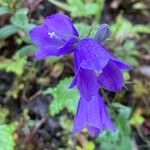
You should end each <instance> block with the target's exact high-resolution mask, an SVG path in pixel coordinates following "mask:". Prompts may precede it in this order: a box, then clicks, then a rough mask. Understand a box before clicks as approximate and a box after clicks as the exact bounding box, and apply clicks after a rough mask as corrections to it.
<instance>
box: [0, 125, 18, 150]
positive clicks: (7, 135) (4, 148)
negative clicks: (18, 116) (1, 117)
mask: <svg viewBox="0 0 150 150" xmlns="http://www.w3.org/2000/svg"><path fill="white" fill-rule="evenodd" d="M14 130H15V125H14V124H3V125H0V150H14V146H15V141H14V139H13V132H14Z"/></svg>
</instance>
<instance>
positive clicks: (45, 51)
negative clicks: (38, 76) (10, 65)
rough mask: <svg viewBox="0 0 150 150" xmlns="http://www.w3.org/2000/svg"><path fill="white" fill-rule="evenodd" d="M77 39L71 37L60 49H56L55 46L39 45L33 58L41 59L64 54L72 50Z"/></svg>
mask: <svg viewBox="0 0 150 150" xmlns="http://www.w3.org/2000/svg"><path fill="white" fill-rule="evenodd" d="M76 41H77V40H76V39H75V38H72V39H71V40H70V41H69V42H67V43H66V44H65V46H64V47H62V48H60V49H56V47H53V46H49V48H44V47H39V48H38V50H37V52H36V54H35V58H36V59H42V58H47V57H50V56H60V55H66V54H69V53H71V52H73V51H74V48H73V45H74V43H75V42H76Z"/></svg>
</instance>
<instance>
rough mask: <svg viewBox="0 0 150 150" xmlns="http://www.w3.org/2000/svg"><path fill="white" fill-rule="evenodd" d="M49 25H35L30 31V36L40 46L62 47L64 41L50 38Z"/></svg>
mask: <svg viewBox="0 0 150 150" xmlns="http://www.w3.org/2000/svg"><path fill="white" fill-rule="evenodd" d="M48 33H49V31H48V28H47V26H45V25H39V26H37V27H34V28H33V29H32V30H31V31H30V32H29V35H30V38H31V40H32V42H33V43H34V44H36V45H38V46H40V47H44V48H51V47H53V48H60V47H62V46H63V45H64V43H65V42H64V41H62V40H58V39H55V38H50V36H49V35H48Z"/></svg>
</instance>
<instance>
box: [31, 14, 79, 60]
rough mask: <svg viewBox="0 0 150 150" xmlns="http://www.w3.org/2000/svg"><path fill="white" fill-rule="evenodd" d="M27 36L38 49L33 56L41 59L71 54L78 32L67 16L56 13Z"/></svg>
mask: <svg viewBox="0 0 150 150" xmlns="http://www.w3.org/2000/svg"><path fill="white" fill-rule="evenodd" d="M29 35H30V38H31V40H32V42H33V43H34V44H36V45H37V48H38V51H37V52H36V55H35V56H36V58H37V59H41V58H46V57H50V56H60V55H65V54H69V53H71V52H73V45H74V43H75V42H76V41H77V38H75V37H78V32H77V31H76V29H75V27H74V26H73V23H72V21H71V19H70V18H69V17H68V16H66V15H64V14H62V13H58V14H54V15H52V16H49V17H47V18H46V19H45V20H44V23H43V24H42V25H39V26H37V27H35V28H33V29H32V30H31V31H30V32H29Z"/></svg>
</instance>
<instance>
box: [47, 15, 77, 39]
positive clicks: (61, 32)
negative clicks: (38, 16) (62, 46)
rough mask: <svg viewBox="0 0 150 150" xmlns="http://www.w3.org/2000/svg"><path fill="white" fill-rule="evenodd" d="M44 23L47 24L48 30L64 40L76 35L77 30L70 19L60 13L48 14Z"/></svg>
mask: <svg viewBox="0 0 150 150" xmlns="http://www.w3.org/2000/svg"><path fill="white" fill-rule="evenodd" d="M44 24H46V25H47V27H48V30H49V32H55V33H56V35H58V36H59V37H61V38H62V39H64V40H65V41H68V40H69V39H70V38H71V37H72V35H74V36H78V32H77V31H76V29H75V27H74V26H73V23H72V21H71V19H70V18H69V17H68V16H66V15H64V14H62V13H57V14H54V15H52V16H48V17H47V18H46V19H45V21H44Z"/></svg>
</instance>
